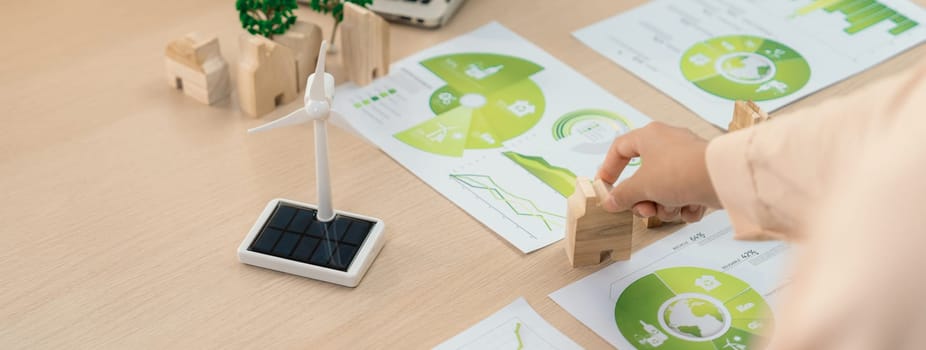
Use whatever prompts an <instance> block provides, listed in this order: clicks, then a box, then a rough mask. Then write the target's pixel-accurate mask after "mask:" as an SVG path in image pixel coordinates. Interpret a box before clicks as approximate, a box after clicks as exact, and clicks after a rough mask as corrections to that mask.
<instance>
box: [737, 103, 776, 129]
mask: <svg viewBox="0 0 926 350" xmlns="http://www.w3.org/2000/svg"><path fill="white" fill-rule="evenodd" d="M768 119H769V116H768V113H765V111H763V110H762V109H761V108H759V106H758V105H756V104H755V103H754V102H752V101H736V102H734V103H733V120H731V121H730V125H728V126H727V131H728V132H733V131H736V130H740V129H745V128H748V127H750V126H753V125H756V124H759V123H762V122H765V121H768Z"/></svg>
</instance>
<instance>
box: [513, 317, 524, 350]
mask: <svg viewBox="0 0 926 350" xmlns="http://www.w3.org/2000/svg"><path fill="white" fill-rule="evenodd" d="M514 336H515V337H517V338H518V350H521V349H524V341H522V340H521V322H518V324H517V325H515V326H514Z"/></svg>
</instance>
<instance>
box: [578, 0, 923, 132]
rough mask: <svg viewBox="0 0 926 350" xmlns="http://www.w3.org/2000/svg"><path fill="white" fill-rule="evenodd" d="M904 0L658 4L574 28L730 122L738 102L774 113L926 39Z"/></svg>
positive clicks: (703, 111)
mask: <svg viewBox="0 0 926 350" xmlns="http://www.w3.org/2000/svg"><path fill="white" fill-rule="evenodd" d="M924 23H926V12H924V11H923V10H922V9H921V8H919V7H918V6H917V5H915V4H913V3H911V2H909V1H906V0H880V1H854V0H736V1H734V0H692V1H674V0H654V1H651V2H649V3H647V4H645V5H643V6H640V7H638V8H635V9H633V10H630V11H627V12H625V13H621V14H619V15H616V16H614V17H611V18H608V19H605V20H603V21H601V22H598V23H595V24H593V25H591V26H588V27H586V28H583V29H580V30H578V31H576V32H575V33H573V34H574V35H575V37H576V38H578V39H579V40H581V41H582V42H583V43H585V44H586V45H588V46H590V47H591V48H593V49H594V50H596V51H598V52H599V53H601V54H602V55H604V56H606V57H608V58H609V59H611V60H613V61H614V62H616V63H618V64H619V65H621V66H623V67H624V68H626V69H627V70H629V71H631V72H632V73H633V74H635V75H637V76H638V77H640V78H641V79H643V80H645V81H647V82H648V83H650V84H652V85H653V86H655V87H656V88H658V89H660V90H662V91H663V92H664V93H666V94H667V95H669V96H671V97H672V98H674V99H676V100H677V101H679V102H680V103H682V104H683V105H685V106H686V107H688V108H689V109H691V110H692V111H693V112H695V113H696V114H698V115H699V116H701V117H702V118H704V119H706V120H707V121H709V122H711V123H713V124H715V125H717V126H719V127H721V128H726V127H727V124H728V123H729V122H730V118H731V114H732V110H733V107H732V106H733V105H732V104H731V103H730V101H732V100H735V99H743V100H755V101H756V102H757V103H758V104H759V106H760V107H762V108H763V109H765V110H766V111H773V110H775V109H778V108H780V107H782V106H784V105H786V104H788V103H791V102H793V101H796V100H798V99H800V98H802V97H804V96H807V95H808V94H811V93H813V92H815V91H817V90H819V89H821V88H824V87H826V86H828V85H831V84H833V83H836V82H838V81H840V80H843V79H845V78H848V77H850V76H852V75H854V74H857V73H859V72H861V71H863V70H865V69H868V68H870V67H872V66H874V65H876V64H878V63H880V62H882V61H884V60H886V59H888V58H890V57H892V56H894V55H897V54H898V53H900V52H903V51H904V50H907V49H909V48H911V47H913V46H915V45H917V44H919V43H921V42H922V41H923V40H924V38H926V26H924Z"/></svg>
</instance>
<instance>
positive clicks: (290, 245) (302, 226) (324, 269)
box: [238, 41, 385, 287]
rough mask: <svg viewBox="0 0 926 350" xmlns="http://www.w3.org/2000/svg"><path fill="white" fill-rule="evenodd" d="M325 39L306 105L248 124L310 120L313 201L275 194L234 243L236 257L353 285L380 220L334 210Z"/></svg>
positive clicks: (368, 259)
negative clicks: (315, 201) (315, 200)
mask: <svg viewBox="0 0 926 350" xmlns="http://www.w3.org/2000/svg"><path fill="white" fill-rule="evenodd" d="M327 46H328V44H327V43H326V42H324V41H323V42H322V46H321V49H320V50H319V56H318V64H317V66H316V67H315V73H313V74H312V75H310V76H309V79H308V82H307V83H306V86H307V87H308V88H307V89H306V93H305V108H303V109H300V110H297V111H295V112H293V113H291V114H289V115H287V116H285V117H283V118H280V119H277V120H274V121H272V122H270V123H267V124H264V125H261V126H259V127H256V128H253V129H250V130H248V133H255V132H260V131H266V130H271V129H276V128H279V127H284V126H291V125H296V124H302V123H307V122H309V121H313V122H314V124H315V125H314V126H315V183H316V186H317V188H318V191H317V192H318V206H314V205H311V204H306V203H300V202H296V201H291V200H288V199H282V198H277V199H273V200H271V201H270V203H267V206H266V207H265V208H264V211H263V212H262V213H261V214H260V216H259V217H258V218H257V222H255V223H254V226H252V227H251V231H250V232H249V233H248V235H247V236H246V237H245V239H244V241H243V242H241V245H240V246H238V260H240V261H241V262H243V263H245V264H250V265H255V266H260V267H264V268H268V269H271V270H277V271H282V272H286V273H291V274H294V275H299V276H303V277H308V278H314V279H318V280H322V281H326V282H331V283H336V284H340V285H344V286H348V287H354V286H356V285H357V284H358V283H360V279H361V278H362V277H363V274H364V273H365V272H366V270H367V269H368V268H369V267H370V264H371V263H372V262H373V259H374V258H376V255H377V254H379V251H380V250H381V249H382V247H383V243H384V242H385V239H384V238H383V228H384V223H383V221H382V220H380V219H377V218H371V217H367V216H363V215H357V214H353V213H348V212H343V211H335V210H334V208H333V207H332V204H331V184H330V179H329V171H328V129H327V124H328V122H327V121H328V118H329V117H330V116H331V114H332V113H335V112H333V111H332V110H331V100H332V98H333V97H334V77H333V76H331V74H328V73H325V56H326V53H327Z"/></svg>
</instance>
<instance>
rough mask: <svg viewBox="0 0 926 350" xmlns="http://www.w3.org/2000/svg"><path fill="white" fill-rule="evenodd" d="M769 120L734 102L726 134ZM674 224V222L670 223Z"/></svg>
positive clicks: (654, 222)
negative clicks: (731, 118)
mask: <svg viewBox="0 0 926 350" xmlns="http://www.w3.org/2000/svg"><path fill="white" fill-rule="evenodd" d="M769 119H771V117H769V115H768V113H765V111H763V110H762V108H759V106H758V105H756V104H755V103H754V102H752V101H736V102H734V103H733V120H731V121H730V125H729V126H728V127H727V129H728V130H727V131H728V132H734V131H737V130H742V129H745V128H748V127H750V126H753V125H756V124H759V123H764V122H766V121H768V120H769ZM670 223H675V221H673V222H670ZM643 224H644V225H645V226H646V228H656V227H660V226H662V225H663V224H665V222H663V221H662V220H659V218H657V217H649V218H644V219H643Z"/></svg>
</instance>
